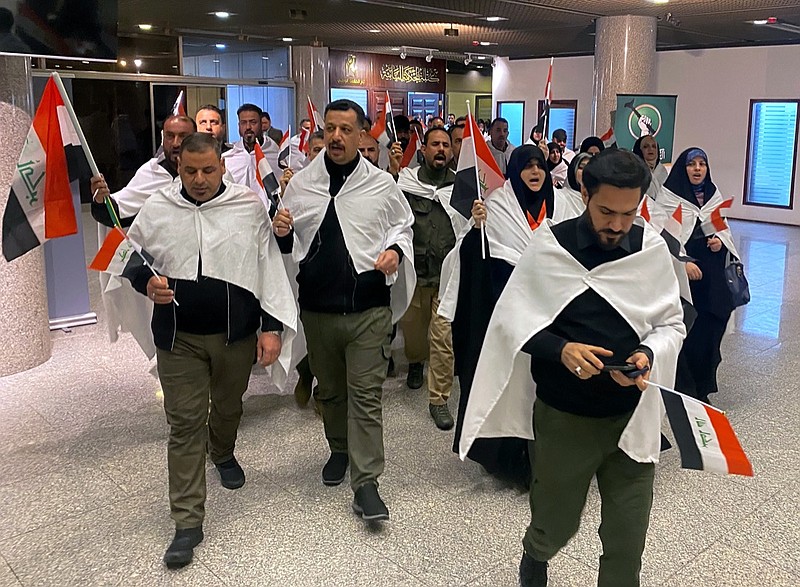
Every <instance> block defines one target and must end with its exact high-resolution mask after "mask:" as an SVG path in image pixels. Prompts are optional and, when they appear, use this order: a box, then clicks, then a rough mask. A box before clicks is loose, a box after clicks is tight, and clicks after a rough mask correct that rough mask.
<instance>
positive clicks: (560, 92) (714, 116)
mask: <svg viewBox="0 0 800 587" xmlns="http://www.w3.org/2000/svg"><path fill="white" fill-rule="evenodd" d="M548 64H549V60H547V59H532V60H524V61H508V60H506V59H501V60H498V65H497V67H496V68H495V71H494V77H493V84H492V93H493V100H494V103H495V104H496V102H497V101H499V100H526V102H527V103H526V108H525V125H526V128H530V127H531V126H533V125H534V124H535V123H536V103H537V100H539V99H541V96H542V95H543V93H544V82H545V80H546V78H547V67H548ZM656 64H657V68H658V69H657V72H656V89H655V93H658V94H677V96H678V105H677V117H676V119H677V120H676V125H675V149H674V150H675V153H676V154H677V153H680V152H681V151H682V150H683V149H685V148H687V147H690V146H699V147H702V148H703V149H705V150H706V152H707V153H708V156H709V161H710V167H711V171H712V176H713V179H714V182H715V183H716V184H717V186H718V187H719V188H720V190H722V192H723V193H725V194H727V195H732V196H734V206H733V208H732V210H731V212H730V216H731V217H735V218H744V219H750V220H763V221H769V222H781V223H787V224H798V225H800V186H798V185H797V184H798V183H800V182H798V179H800V169H798V171H797V173H796V178H797V179H796V183H795V201H796V202H797V205H796V208H797V211H785V210H776V209H770V208H763V207H756V206H744V205H742V192H743V189H744V167H745V164H746V151H747V134H748V124H749V108H750V100H751V99H761V98H773V99H774V98H787V99H797V98H798V97H800V46H793V45H787V46H776V47H747V48H729V49H705V50H694V51H665V52H659V53H658V54H657V58H656ZM593 67H594V58H593V57H567V58H563V59H556V60H555V64H554V65H553V98H554V99H564V100H578V125H577V130H576V135H577V137H578V138H579V139H580V138H582V137H585V136H588V135H589V134H590V133H591V108H592V72H593ZM786 155H789V154H786ZM776 156H784V154H780V153H776ZM798 167H800V166H798Z"/></svg>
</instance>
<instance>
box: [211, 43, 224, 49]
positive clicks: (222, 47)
mask: <svg viewBox="0 0 800 587" xmlns="http://www.w3.org/2000/svg"><path fill="white" fill-rule="evenodd" d="M214 46H215V47H216V48H217V49H225V48H226V47H227V45H226V44H225V43H217V44H216V45H214Z"/></svg>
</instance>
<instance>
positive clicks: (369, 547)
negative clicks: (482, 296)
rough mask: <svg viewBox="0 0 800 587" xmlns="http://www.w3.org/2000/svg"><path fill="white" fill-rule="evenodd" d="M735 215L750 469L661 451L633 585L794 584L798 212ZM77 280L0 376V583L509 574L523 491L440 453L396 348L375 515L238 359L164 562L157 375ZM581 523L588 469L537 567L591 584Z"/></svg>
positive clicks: (476, 580) (732, 350) (799, 578)
mask: <svg viewBox="0 0 800 587" xmlns="http://www.w3.org/2000/svg"><path fill="white" fill-rule="evenodd" d="M733 224H734V231H735V233H736V237H737V242H738V244H739V248H740V252H741V254H742V257H743V259H744V261H745V263H746V267H747V273H748V277H749V278H750V283H751V288H752V295H753V301H752V303H751V304H750V305H749V306H747V307H746V308H744V309H742V310H740V311H738V312H737V315H736V320H735V331H734V332H733V333H731V334H729V335H728V336H727V338H726V339H725V342H724V349H723V353H724V357H725V359H724V362H723V365H722V368H721V372H720V380H721V391H720V393H718V394H717V395H716V396H715V397H714V401H715V403H716V404H717V405H718V406H720V407H721V408H723V409H725V410H727V412H728V416H729V417H730V419H731V421H732V423H733V425H734V427H735V428H736V430H737V432H738V433H739V436H740V438H741V440H742V442H743V444H744V447H745V449H746V450H747V452H748V453H749V455H750V457H751V459H752V461H753V465H754V467H755V470H756V477H755V478H753V479H744V478H734V477H720V476H714V475H710V474H705V473H700V472H694V471H685V470H681V469H680V468H679V466H678V465H679V462H678V455H677V454H676V453H675V451H674V450H673V451H670V453H668V454H667V455H666V457H665V458H664V459H663V462H662V464H660V465H659V466H658V469H657V476H656V485H655V494H656V495H655V505H654V508H653V513H652V523H651V529H650V533H649V537H648V543H647V550H646V552H645V557H644V564H643V569H642V585H644V586H649V587H656V586H658V587H664V586H674V587H683V586H686V585H695V584H702V585H710V586H714V587H728V586H730V587H734V586H742V587H745V586H746V587H751V586H754V585H759V586H761V585H769V586H770V587H778V586H787V587H789V586H792V587H794V586H796V585H800V517H798V511H800V476H799V475H798V473H797V470H798V463H799V462H800V443H798V433H799V432H800V425H799V423H800V400H799V399H798V388H799V387H800V359H799V358H798V357H800V271H798V268H799V267H800V229H798V228H788V227H780V226H769V225H763V224H750V223H742V222H736V223H733ZM87 226H89V225H88V224H87ZM89 232H92V231H89ZM87 240H91V238H90V237H87ZM91 247H96V243H92V244H91V245H90V247H89V250H90V251H91V250H96V249H92V248H91ZM90 283H91V293H92V299H93V302H94V303H93V308H94V309H97V310H98V313H99V314H100V319H101V322H100V323H99V324H97V325H96V326H92V327H84V328H79V329H75V330H74V331H73V332H71V333H64V332H58V333H55V334H54V339H55V340H54V348H53V357H52V359H51V360H50V361H48V362H47V363H46V364H44V365H42V366H41V367H38V368H36V369H33V370H31V371H29V372H26V373H22V374H19V375H15V376H12V377H7V378H4V379H0V441H2V446H3V449H4V450H3V454H4V462H3V467H2V471H3V475H2V476H0V587H2V586H11V585H19V584H22V585H54V586H64V585H125V586H133V585H142V586H152V585H187V586H188V585H230V586H234V585H260V586H312V585H324V586H356V585H371V586H386V587H395V586H399V585H409V586H410V585H416V586H423V585H429V586H439V585H441V586H445V585H446V586H452V585H475V586H492V587H494V586H512V585H516V568H517V564H518V560H519V556H520V553H521V542H520V541H521V538H522V533H523V531H524V529H525V526H526V523H527V520H528V516H529V513H528V504H527V498H526V496H524V495H520V494H519V493H517V492H515V491H514V490H512V489H509V488H503V487H501V486H499V485H498V484H497V483H496V482H495V481H493V480H492V479H490V478H489V477H487V476H486V475H484V474H483V473H482V471H481V469H480V468H479V467H478V466H476V465H474V464H473V463H461V462H459V461H458V459H457V458H456V457H455V456H454V455H453V454H452V453H451V452H450V443H451V435H450V434H449V433H442V432H439V431H438V430H436V429H435V428H434V426H433V423H432V422H431V420H430V418H429V416H428V413H427V412H428V410H427V407H426V396H425V390H424V388H423V390H419V391H414V392H412V391H409V390H408V389H407V388H406V387H405V385H404V380H405V366H404V365H402V366H401V368H400V375H399V376H398V377H397V378H396V379H391V380H389V381H387V383H386V385H385V395H384V398H385V423H386V425H385V428H386V434H385V436H386V438H385V443H386V454H387V458H388V461H387V466H386V474H385V475H384V477H383V478H382V485H381V489H382V492H383V494H384V496H385V498H386V500H387V503H388V505H389V507H390V509H391V515H392V520H391V522H390V523H389V524H387V525H386V526H385V527H384V528H383V529H382V530H370V529H367V528H365V527H364V526H363V524H362V523H361V522H360V521H358V520H356V519H355V518H354V516H353V515H352V514H351V512H350V499H351V494H350V490H349V488H347V487H338V488H326V487H323V486H322V484H321V483H320V480H319V475H320V468H321V466H322V464H323V463H324V461H325V458H326V457H327V451H326V445H325V442H324V438H323V434H322V425H321V422H320V420H319V419H318V418H316V417H315V416H314V412H313V410H311V409H306V410H301V409H298V408H297V407H296V406H295V404H294V401H293V399H292V398H291V397H286V396H284V397H280V396H275V395H270V394H269V393H270V390H269V389H268V388H267V387H266V385H265V384H264V383H263V381H261V380H260V379H259V378H255V379H254V380H253V382H252V385H251V390H250V391H249V392H248V395H247V396H246V401H245V416H244V419H243V422H242V427H241V430H240V441H239V445H238V447H237V456H238V457H239V460H240V461H241V463H242V464H243V466H244V467H245V469H246V471H247V484H246V485H245V486H244V487H243V488H242V489H241V490H238V491H234V492H231V491H226V490H224V489H222V488H221V487H220V485H219V482H218V479H217V477H216V473H215V472H214V470H213V468H209V470H208V486H209V499H208V504H207V518H206V524H205V530H206V540H205V542H204V543H203V544H202V545H201V546H200V547H199V548H198V549H197V550H196V562H195V563H194V564H193V565H192V566H190V567H188V568H186V569H184V570H182V571H180V572H176V573H170V572H167V571H166V570H164V569H163V567H162V564H161V556H162V554H163V551H164V549H165V547H166V545H167V544H168V542H169V539H170V538H171V534H172V527H171V523H170V519H169V515H168V514H169V511H168V505H167V492H166V463H165V461H166V459H165V456H166V450H165V448H166V443H165V440H166V433H167V428H166V424H165V421H164V415H163V411H162V408H161V399H160V394H159V387H158V382H157V380H156V379H155V378H154V377H153V374H152V373H153V371H152V365H151V364H149V363H148V362H147V361H146V360H145V359H144V357H143V356H142V354H141V353H140V351H139V350H138V348H137V347H136V346H135V344H134V343H133V341H132V340H131V339H130V337H124V338H123V340H121V341H120V342H119V343H117V344H114V345H111V344H109V343H108V341H107V335H106V332H105V324H104V322H103V319H104V317H103V315H102V311H101V310H102V309H101V307H100V305H99V303H98V286H97V278H96V275H91V276H90ZM401 355H402V352H401V351H399V350H397V351H396V352H395V356H396V357H397V358H398V359H400V357H401ZM456 403H457V402H456V398H453V399H452V400H451V404H456ZM598 523H599V499H598V496H597V492H596V490H595V489H592V490H591V491H590V495H589V502H588V505H587V507H586V511H585V513H584V524H583V526H582V528H581V530H580V532H579V533H578V535H577V536H576V537H575V538H574V540H573V541H572V542H570V544H569V545H568V546H567V547H566V548H565V549H564V550H563V552H562V553H560V554H559V555H558V556H557V557H556V558H555V559H554V560H553V561H552V563H551V567H550V568H551V577H552V580H551V585H552V586H553V587H568V586H570V587H573V586H574V587H586V586H589V585H593V584H595V581H596V579H595V577H596V569H597V565H598V557H599V555H600V544H599V540H598V538H597V525H598Z"/></svg>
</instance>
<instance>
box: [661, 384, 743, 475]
mask: <svg viewBox="0 0 800 587" xmlns="http://www.w3.org/2000/svg"><path fill="white" fill-rule="evenodd" d="M648 383H649V384H650V385H655V386H656V387H658V388H659V389H660V390H661V399H662V400H663V401H664V408H665V409H666V411H667V418H668V419H669V425H670V428H672V432H673V434H674V435H675V440H676V441H677V443H678V450H679V451H680V453H681V467H683V468H684V469H696V470H700V471H713V472H715V473H723V474H726V475H744V476H746V477H752V476H753V465H752V464H751V463H750V460H749V459H748V458H747V455H746V454H745V452H744V449H742V445H741V444H740V443H739V439H738V438H737V437H736V433H735V432H734V431H733V427H732V426H731V423H730V422H729V421H728V418H726V417H725V413H724V412H722V411H721V410H718V409H717V408H715V407H713V406H710V405H708V404H704V403H703V402H701V401H699V400H696V399H694V398H691V397H689V396H687V395H684V394H682V393H678V392H677V391H675V390H674V389H669V388H668V387H663V386H661V385H657V384H655V383H652V382H649V381H648Z"/></svg>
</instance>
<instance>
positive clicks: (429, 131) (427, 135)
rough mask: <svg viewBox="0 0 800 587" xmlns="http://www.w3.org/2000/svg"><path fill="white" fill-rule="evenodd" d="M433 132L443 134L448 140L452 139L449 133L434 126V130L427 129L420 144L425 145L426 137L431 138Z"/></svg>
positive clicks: (426, 142)
mask: <svg viewBox="0 0 800 587" xmlns="http://www.w3.org/2000/svg"><path fill="white" fill-rule="evenodd" d="M434 132H443V133H444V134H446V135H447V138H448V139H450V138H452V137H450V133H449V132H447V130H446V129H444V128H442V127H441V126H436V127H434V128H429V129H428V130H426V131H425V136H424V137H422V144H423V145H427V144H428V137H429V136H431V133H434Z"/></svg>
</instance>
